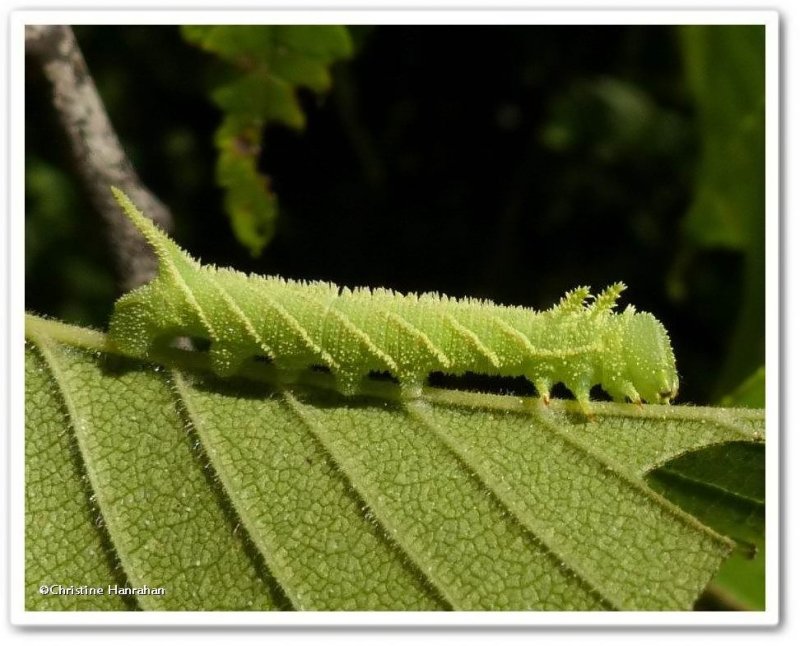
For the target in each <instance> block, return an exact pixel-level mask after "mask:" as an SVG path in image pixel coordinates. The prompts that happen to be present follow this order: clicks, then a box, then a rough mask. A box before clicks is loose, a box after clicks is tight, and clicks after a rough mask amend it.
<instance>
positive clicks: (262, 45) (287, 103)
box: [182, 25, 353, 256]
mask: <svg viewBox="0 0 800 646" xmlns="http://www.w3.org/2000/svg"><path fill="white" fill-rule="evenodd" d="M182 33H183V36H184V38H185V39H186V40H187V41H189V42H191V43H194V44H196V45H197V46H199V47H201V48H203V49H204V50H206V51H208V52H211V53H213V54H216V55H217V56H219V57H220V58H222V59H223V60H225V61H227V62H228V63H230V64H231V65H233V66H234V67H235V69H236V73H235V75H234V76H233V78H232V80H231V81H229V82H228V83H226V84H225V85H223V86H221V87H219V88H217V89H216V90H215V91H214V93H213V99H214V102H215V103H216V104H217V105H218V106H219V107H220V108H221V109H222V110H223V112H224V114H225V116H224V118H223V121H222V124H221V125H220V127H219V129H218V130H217V133H216V135H215V137H214V141H215V144H216V146H217V149H218V150H219V158H218V161H217V181H218V182H219V184H220V186H222V187H223V188H224V189H225V209H226V211H227V213H228V216H229V217H230V219H231V225H232V226H233V230H234V233H235V234H236V237H237V239H238V240H239V241H240V242H241V243H242V244H243V245H245V246H246V247H247V248H248V249H249V250H250V252H251V253H252V254H253V255H254V256H258V255H259V254H260V253H261V251H262V250H263V249H264V247H265V246H266V245H267V244H268V243H269V242H270V240H271V239H272V237H273V235H274V233H275V222H276V218H277V215H278V202H277V198H276V196H275V194H274V193H273V192H272V191H271V189H270V182H269V178H268V177H267V176H266V175H264V174H262V173H260V172H259V170H258V162H259V155H260V153H261V139H262V137H263V132H264V129H265V128H266V127H267V126H269V125H270V124H283V125H285V126H288V127H290V128H295V129H298V130H302V129H303V128H304V127H305V115H304V114H303V111H302V108H301V106H300V102H299V101H298V98H297V89H298V88H300V87H305V88H308V89H310V90H313V91H314V92H317V93H323V92H326V91H328V90H329V89H330V86H331V76H330V72H329V67H330V66H331V65H332V64H333V63H334V62H335V61H337V60H341V59H345V58H349V57H350V56H351V55H352V49H353V47H352V43H351V40H350V36H349V33H348V31H347V29H346V28H345V27H339V26H330V25H216V26H200V25H186V26H184V27H183V28H182Z"/></svg>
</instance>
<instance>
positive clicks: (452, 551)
mask: <svg viewBox="0 0 800 646" xmlns="http://www.w3.org/2000/svg"><path fill="white" fill-rule="evenodd" d="M26 333H27V338H28V342H29V345H28V348H27V359H26V362H27V364H26V365H27V369H28V373H29V375H32V376H35V378H32V377H29V379H28V382H27V384H26V386H27V389H26V396H27V401H28V411H29V414H28V418H27V422H28V435H27V453H28V458H29V460H28V464H27V482H28V490H27V492H26V493H27V497H28V508H27V516H26V521H27V533H28V553H27V554H26V558H27V562H28V568H27V572H26V581H27V584H28V594H27V605H28V607H29V608H44V607H53V606H47V605H46V604H47V603H49V602H50V601H49V597H46V596H45V597H43V596H41V595H39V593H38V592H37V589H38V586H39V585H41V584H42V583H45V582H50V581H52V582H67V581H68V582H78V581H81V582H83V581H86V582H87V583H88V582H90V583H92V584H101V583H102V584H105V583H106V582H108V581H110V580H112V579H115V578H118V577H124V579H125V580H126V581H127V582H129V585H132V586H138V587H141V586H143V585H148V586H150V587H153V586H165V587H166V588H167V592H166V594H165V595H163V596H152V595H143V594H139V595H135V596H134V597H131V598H129V599H128V601H129V603H132V604H134V605H135V606H136V607H140V608H143V609H156V608H169V609H207V610H212V609H226V608H237V609H255V608H264V609H266V608H284V607H291V608H295V609H361V610H366V609H498V610H500V609H517V610H519V609H561V610H564V609H596V610H603V609H642V610H644V609H662V610H667V609H689V608H690V607H691V606H692V604H693V602H694V601H695V599H696V598H697V596H698V595H699V594H700V592H701V591H702V590H703V588H704V587H705V585H706V583H707V582H708V581H709V579H710V578H711V577H712V576H713V574H714V573H715V572H716V571H717V570H718V568H719V566H720V564H721V563H722V562H723V561H724V559H725V558H726V557H727V556H728V555H729V553H730V552H731V549H732V548H733V543H732V542H731V541H730V540H729V539H726V538H724V537H723V536H721V535H720V534H719V533H717V532H715V531H713V530H712V529H710V528H709V527H707V526H705V525H703V524H701V523H700V522H698V521H697V520H696V519H694V518H693V517H691V516H689V515H688V514H686V513H685V512H684V511H681V510H680V509H679V508H678V507H676V506H675V505H673V504H671V503H669V502H667V501H666V500H665V499H664V498H663V497H661V496H659V495H658V494H656V493H654V492H653V490H651V489H650V488H648V487H647V485H646V483H645V480H644V475H645V474H646V473H647V472H649V471H650V470H652V469H653V468H654V467H656V466H658V465H661V464H664V463H665V462H667V461H669V460H671V459H673V458H675V457H676V456H680V455H686V454H687V453H690V452H691V451H695V450H697V449H700V448H703V447H708V446H716V445H728V443H731V442H735V443H737V444H739V445H740V444H745V445H747V446H749V447H750V446H760V444H761V443H762V442H763V430H764V418H763V412H762V411H758V410H747V409H713V408H694V407H664V406H653V407H651V406H642V407H636V406H633V405H627V404H613V403H608V404H606V403H597V404H594V406H593V411H594V413H595V416H596V417H595V419H594V420H587V419H586V417H585V416H584V415H582V414H580V413H579V412H578V408H577V406H576V405H575V403H574V402H563V401H553V402H551V404H550V406H543V405H540V404H532V403H531V402H529V401H524V400H520V399H519V398H514V397H505V396H493V395H480V394H475V393H465V392H460V391H441V390H436V389H426V391H425V393H424V396H423V398H422V399H419V400H411V401H406V400H400V399H398V398H397V396H396V395H392V393H394V392H395V391H394V390H392V389H391V388H390V387H389V385H387V384H381V383H376V384H375V386H374V392H372V393H371V394H368V395H365V396H362V397H349V398H348V397H343V396H341V395H339V394H338V393H336V392H333V391H329V390H325V389H324V388H319V387H316V386H313V385H311V384H312V383H313V382H315V380H316V381H317V382H318V383H323V381H320V379H321V377H324V375H323V376H319V375H315V374H314V373H308V374H305V375H301V378H300V381H299V382H297V383H294V384H291V385H288V384H279V383H270V382H268V381H265V380H264V379H262V378H261V377H265V376H266V375H268V374H269V371H268V370H267V368H268V366H264V367H263V368H264V372H263V375H259V374H257V373H256V372H255V368H254V376H253V378H252V379H248V380H243V379H238V380H222V379H220V378H217V377H212V376H209V374H207V373H205V372H203V371H198V370H188V369H187V368H186V365H187V363H186V362H187V361H189V360H191V361H195V360H197V357H196V355H197V354H198V353H189V354H188V355H186V354H185V353H184V355H181V356H184V357H185V359H184V361H183V364H181V362H180V361H179V360H177V359H175V360H172V361H170V362H169V364H170V369H169V370H167V369H165V368H163V367H161V366H154V365H148V364H145V363H142V362H138V361H134V360H130V359H125V358H122V357H119V356H116V355H115V354H113V352H112V351H111V348H109V347H108V345H107V342H106V339H105V337H104V336H103V335H101V334H99V333H94V332H91V331H88V330H83V329H80V328H72V327H69V326H65V325H63V324H59V323H55V322H50V321H45V320H42V319H38V318H35V317H28V319H27V325H26ZM45 421H46V422H47V423H46V424H45V423H42V422H45ZM70 447H76V448H70ZM47 451H49V453H48V452H47ZM36 456H40V457H39V458H38V459H34V458H36ZM56 465H61V466H56ZM54 468H57V469H58V472H59V476H58V479H57V482H58V486H57V487H53V486H52V484H50V485H49V486H47V483H52V478H53V476H52V474H53V470H54ZM84 474H85V477H84ZM67 504H69V508H68V509H67V508H66V505H67ZM62 506H63V507H65V509H66V511H65V513H67V514H68V517H69V518H70V520H71V521H72V522H69V523H65V522H63V521H61V520H60V518H61V517H60V516H57V515H54V514H55V512H54V511H53V510H60V509H61V507H62ZM97 518H101V519H102V526H101V527H98V526H97V525H98V524H97V522H95V521H96V519H97ZM42 536H46V540H42V539H41V538H37V537H42ZM86 545H90V546H92V547H91V549H86V548H84V547H83V546H86ZM70 550H71V551H70ZM92 550H93V551H92ZM92 554H94V555H95V556H96V558H94V559H93V558H90V555H92ZM75 555H79V556H80V558H75ZM111 563H113V564H116V565H110V564H111ZM32 564H36V565H35V566H34V565H32ZM77 599H78V598H77V597H65V598H60V599H58V600H57V603H62V604H64V605H63V606H56V607H70V608H78V607H80V608H87V607H92V608H97V609H99V608H101V607H105V606H102V603H109V602H114V603H117V604H119V601H118V600H116V599H111V598H103V599H102V600H98V599H97V598H92V599H90V600H87V599H86V598H83V599H81V600H80V601H78V600H77Z"/></svg>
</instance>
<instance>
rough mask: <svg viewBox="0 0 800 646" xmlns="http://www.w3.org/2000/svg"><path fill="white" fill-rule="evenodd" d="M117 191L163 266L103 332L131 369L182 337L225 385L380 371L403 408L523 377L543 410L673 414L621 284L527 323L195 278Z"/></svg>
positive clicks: (433, 302)
mask: <svg viewBox="0 0 800 646" xmlns="http://www.w3.org/2000/svg"><path fill="white" fill-rule="evenodd" d="M112 190H113V193H114V196H115V197H116V199H117V201H118V202H119V204H120V205H121V206H122V208H123V210H124V211H125V213H126V215H127V216H128V217H129V218H130V220H131V221H132V222H133V223H134V225H135V226H136V227H137V228H138V229H139V231H141V232H142V234H143V235H144V236H145V237H146V238H147V240H148V242H149V243H150V244H151V245H152V246H153V249H154V250H155V252H156V254H157V255H158V260H159V273H158V275H157V276H156V278H154V279H153V280H152V281H151V282H150V283H148V284H146V285H144V286H142V287H140V288H138V289H135V290H133V291H131V292H129V293H128V294H125V295H124V296H122V297H121V298H120V299H119V300H118V301H117V303H116V305H115V308H114V314H113V316H112V318H111V325H110V337H111V340H112V342H113V343H114V344H115V345H116V346H117V347H118V348H119V349H120V350H121V351H122V352H124V353H126V354H129V355H131V356H133V357H138V358H144V359H146V358H148V356H149V354H150V352H151V351H152V350H153V349H154V348H157V347H158V344H159V343H165V342H168V341H169V340H172V339H174V338H175V337H180V336H189V337H194V338H205V339H207V340H208V341H209V342H210V346H209V356H210V362H211V367H212V369H213V371H214V372H215V373H217V374H218V375H220V376H231V375H235V374H236V373H237V371H239V370H240V368H241V366H242V365H243V363H244V362H246V361H248V360H253V359H255V358H265V359H268V360H269V361H271V362H272V363H273V364H274V365H275V366H276V368H279V369H281V370H289V371H297V370H304V369H307V368H309V367H310V366H325V367H327V368H328V369H330V371H331V372H332V373H333V374H334V375H335V377H336V380H337V383H338V385H339V387H340V388H341V389H342V391H343V392H345V393H348V394H352V393H355V392H357V391H358V389H359V384H360V383H361V380H362V379H364V378H365V377H367V376H368V375H369V374H370V373H371V372H386V371H388V372H389V373H391V375H393V376H394V377H395V378H396V379H397V380H398V381H399V383H400V386H401V388H402V390H403V392H404V394H405V395H407V396H410V397H415V396H419V394H420V393H421V390H422V386H423V384H424V382H425V380H426V379H427V377H428V375H429V374H430V373H431V372H436V371H442V372H445V373H449V374H463V373H465V372H474V373H479V374H486V375H499V376H519V375H522V376H524V377H526V378H527V379H529V380H530V381H531V382H532V383H533V385H534V386H535V387H536V390H537V391H538V393H539V396H540V397H541V398H542V399H544V400H545V401H547V400H548V399H549V395H550V390H551V388H552V387H553V386H554V385H555V384H557V383H563V384H564V385H565V386H566V387H567V388H568V389H569V390H570V391H571V392H572V393H573V395H574V396H575V398H576V399H577V400H578V402H579V403H580V404H581V406H582V407H584V409H585V410H588V402H589V390H590V389H591V387H592V386H593V385H595V384H600V385H601V386H602V387H603V389H604V390H605V391H606V392H607V393H608V394H609V395H611V396H612V397H613V398H614V399H615V400H618V401H625V400H626V399H628V400H630V401H632V402H636V403H641V402H642V401H643V400H645V401H647V402H650V403H669V402H670V400H672V399H673V398H674V397H675V396H676V394H677V392H678V376H677V372H676V370H675V358H674V355H673V352H672V347H671V345H670V342H669V337H668V336H667V332H666V330H665V329H664V327H663V325H662V324H661V323H660V322H659V321H658V320H657V319H656V318H655V317H654V316H653V315H652V314H648V313H645V312H636V311H635V309H634V308H633V307H632V306H628V307H627V308H626V309H625V311H623V312H622V313H615V312H613V308H614V306H615V304H616V301H617V298H618V297H619V295H620V293H621V292H622V290H623V289H625V286H624V285H623V284H622V283H617V284H615V285H611V286H610V287H608V288H607V289H606V290H605V291H603V292H601V293H600V294H599V295H597V296H596V297H594V298H592V297H591V294H590V292H589V288H587V287H578V288H577V289H574V290H572V291H571V292H568V293H567V294H566V295H565V296H564V297H563V298H562V299H561V301H560V302H559V303H558V304H557V305H556V306H555V307H553V308H552V309H549V310H547V311H543V312H536V311H533V310H531V309H528V308H524V307H506V306H502V305H496V304H494V303H491V302H489V301H483V300H476V299H470V298H466V299H455V298H450V297H448V296H441V295H438V294H419V295H417V294H399V293H397V292H394V291H390V290H386V289H368V288H357V289H348V288H346V287H343V288H341V287H338V286H336V285H334V284H332V283H325V282H302V281H292V280H286V279H283V278H278V277H271V276H269V277H264V276H256V275H245V274H243V273H240V272H237V271H234V270H232V269H220V268H217V267H213V266H203V265H201V264H200V263H198V262H197V261H196V260H194V259H192V258H191V257H190V256H189V255H188V254H186V253H185V252H184V251H183V250H182V249H181V248H180V247H178V246H177V245H176V244H175V243H174V242H173V241H172V240H171V239H170V238H169V237H168V236H167V235H166V234H165V233H163V232H162V231H161V230H159V229H158V228H157V227H156V226H155V225H154V224H153V223H152V221H151V220H149V219H148V218H146V217H145V216H144V215H142V213H141V212H140V211H139V210H138V209H137V208H136V206H135V205H134V204H133V203H132V202H131V201H130V199H129V198H128V197H127V196H126V195H125V194H124V193H122V192H121V191H119V190H117V189H112Z"/></svg>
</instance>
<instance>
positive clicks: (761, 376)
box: [720, 366, 767, 408]
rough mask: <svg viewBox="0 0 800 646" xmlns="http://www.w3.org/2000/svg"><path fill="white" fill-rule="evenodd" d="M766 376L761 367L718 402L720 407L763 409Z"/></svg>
mask: <svg viewBox="0 0 800 646" xmlns="http://www.w3.org/2000/svg"><path fill="white" fill-rule="evenodd" d="M766 379H767V375H766V370H765V369H764V366H761V367H760V368H759V369H758V370H756V371H755V372H754V373H753V374H752V375H750V376H749V377H748V378H747V379H745V380H744V381H743V382H742V383H741V384H740V385H739V387H738V388H736V390H734V391H733V392H732V393H730V394H728V395H726V396H725V397H723V398H722V399H721V400H720V405H722V406H745V407H746V408H764V402H765V398H766V390H767V383H766Z"/></svg>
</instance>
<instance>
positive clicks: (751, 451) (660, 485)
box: [648, 367, 766, 610]
mask: <svg viewBox="0 0 800 646" xmlns="http://www.w3.org/2000/svg"><path fill="white" fill-rule="evenodd" d="M764 387H765V386H764V368H763V367H762V368H760V369H759V370H757V371H756V372H755V373H754V374H753V375H751V376H750V377H749V378H748V379H747V380H745V382H744V383H743V384H742V385H741V386H739V388H737V389H736V390H735V391H734V392H733V393H731V394H730V395H728V396H726V397H724V398H723V400H722V403H723V404H724V405H727V406H746V407H748V408H758V407H763V405H764ZM765 475H766V474H765V473H764V450H763V447H761V446H758V445H753V444H738V443H734V444H729V445H725V446H714V447H709V448H707V449H704V450H702V451H698V452H695V453H691V454H689V455H685V456H682V457H680V458H677V459H675V460H672V461H671V462H669V463H668V464H666V465H664V467H663V468H661V469H658V470H656V471H654V472H653V473H651V474H650V476H649V477H648V482H649V483H650V485H651V486H652V487H654V488H655V489H656V490H657V491H659V492H660V493H661V494H662V495H663V496H665V497H667V498H669V499H670V500H672V501H673V502H675V503H676V504H678V505H680V507H681V508H683V509H686V510H687V511H689V512H690V513H692V514H693V515H694V516H696V517H697V518H699V519H702V521H703V522H704V523H705V524H707V525H708V526H709V527H713V528H714V529H716V530H717V531H719V532H720V533H723V534H725V535H726V536H730V537H731V538H734V539H735V540H736V541H737V542H738V544H739V549H737V550H736V551H735V552H734V554H733V556H732V557H731V558H730V559H729V560H728V561H726V562H725V564H724V565H723V566H722V568H721V569H720V571H719V572H718V573H717V575H716V576H715V577H714V580H713V582H712V583H711V585H710V586H709V590H708V593H707V595H706V597H708V599H706V600H705V602H707V603H711V604H714V607H724V608H728V609H731V608H737V609H744V610H763V609H764V603H765V592H764V580H765V567H766V561H765V554H764V552H765V538H764V500H765V482H766V480H765Z"/></svg>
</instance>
